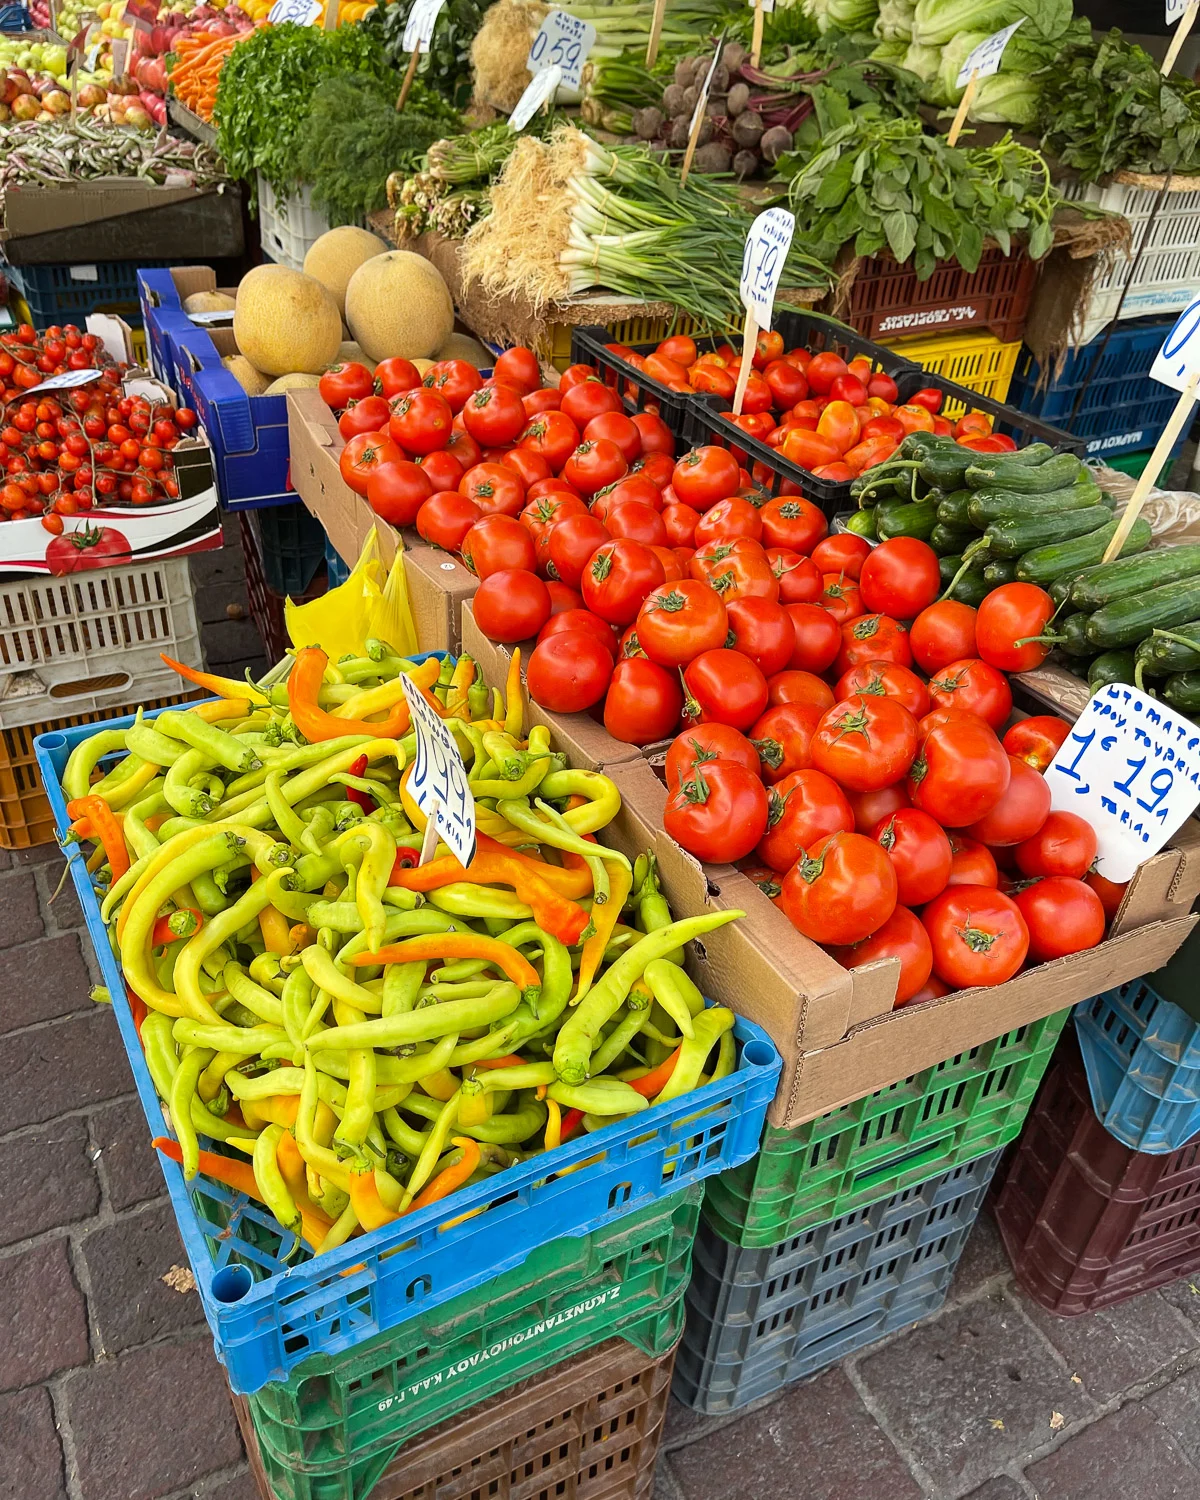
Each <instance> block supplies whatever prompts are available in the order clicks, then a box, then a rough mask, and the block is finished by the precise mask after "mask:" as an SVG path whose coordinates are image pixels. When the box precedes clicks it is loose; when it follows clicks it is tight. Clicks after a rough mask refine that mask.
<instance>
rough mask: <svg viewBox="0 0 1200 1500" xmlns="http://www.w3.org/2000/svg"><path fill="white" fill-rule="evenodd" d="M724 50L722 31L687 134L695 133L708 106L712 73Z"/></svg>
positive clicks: (715, 69) (723, 34)
mask: <svg viewBox="0 0 1200 1500" xmlns="http://www.w3.org/2000/svg"><path fill="white" fill-rule="evenodd" d="M724 50H725V33H724V32H722V33H721V35H720V36H719V37H718V38H717V50H716V51H715V52H714V53H713V60H712V62H710V63H709V65H708V72H707V73H706V74H705V75H704V83H703V85H702V87H701V89H700V97H699V98H698V99H697V100H696V107H695V109H694V110H692V123H691V124H690V125H689V126H688V134H689V135H695V133H696V126H697V125H699V123H700V121H701V120H703V118H704V111H705V110H706V109H707V108H708V91H709V89H711V88H712V81H713V74H714V73H715V72H716V71H717V64H718V63H719V62H720V61H721V53H722V52H724Z"/></svg>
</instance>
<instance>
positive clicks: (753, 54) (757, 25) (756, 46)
mask: <svg viewBox="0 0 1200 1500" xmlns="http://www.w3.org/2000/svg"><path fill="white" fill-rule="evenodd" d="M762 44H763V0H754V30H753V31H752V32H751V33H750V66H751V67H752V68H757V67H758V65H759V62H760V61H761V60H762Z"/></svg>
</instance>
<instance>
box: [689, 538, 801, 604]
mask: <svg viewBox="0 0 1200 1500" xmlns="http://www.w3.org/2000/svg"><path fill="white" fill-rule="evenodd" d="M688 566H689V568H690V570H691V574H692V577H693V578H698V579H699V580H700V581H701V582H702V583H708V584H711V585H712V587H713V588H714V589H716V591H717V593H718V594H720V596H721V598H722V599H724V601H725V603H726V604H728V603H729V602H730V600H731V599H747V598H751V597H756V598H760V599H773V600H774V599H778V598H779V584H778V582H777V581H776V578H775V574H774V573H773V572H772V570H771V564H770V563H769V562H768V561H767V554H766V551H765V550H764V548H763V546H762V543H761V542H756V541H753V540H752V539H751V538H750V537H748V536H743V537H736V538H735V539H734V540H733V541H731V542H713V543H711V544H710V545H709V546H707V547H702V548H701V549H700V550H699V551H697V552H696V553H695V555H694V556H693V557H692V560H691V562H690V563H689V564H688Z"/></svg>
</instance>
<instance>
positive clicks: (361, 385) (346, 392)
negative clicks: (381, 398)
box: [317, 360, 375, 411]
mask: <svg viewBox="0 0 1200 1500" xmlns="http://www.w3.org/2000/svg"><path fill="white" fill-rule="evenodd" d="M374 389H375V380H374V377H373V376H372V374H371V372H370V370H368V369H367V367H366V365H361V364H359V363H358V362H357V361H356V360H350V361H348V362H346V363H339V364H336V365H330V366H329V368H328V369H327V370H326V371H325V373H324V375H322V376H321V378H320V380H319V381H318V382H317V390H318V391H319V392H320V395H321V400H322V401H324V403H325V405H326V406H328V407H331V408H332V409H333V410H334V411H344V410H345V409H346V407H347V406H349V405H350V403H351V401H363V400H365V399H366V397H368V396H369V395H371V393H372V392H373V391H374Z"/></svg>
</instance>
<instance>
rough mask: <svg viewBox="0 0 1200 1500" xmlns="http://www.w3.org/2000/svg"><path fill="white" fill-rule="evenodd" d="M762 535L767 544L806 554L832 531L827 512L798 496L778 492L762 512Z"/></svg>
mask: <svg viewBox="0 0 1200 1500" xmlns="http://www.w3.org/2000/svg"><path fill="white" fill-rule="evenodd" d="M760 514H761V516H762V536H763V541H764V542H765V543H766V545H767V546H768V547H788V548H790V549H791V551H793V552H799V553H800V554H801V555H802V556H807V555H808V554H809V553H810V552H811V551H812V550H813V548H814V547H815V546H816V545H817V543H818V542H819V541H821V539H822V538H823V537H824V536H825V534H826V532H827V531H828V530H829V525H828V523H827V522H826V520H825V516H824V513H823V512H822V511H821V510H820V508H819V507H818V506H816V505H814V504H813V503H812V501H811V500H804V499H802V498H801V497H800V496H799V495H777V496H776V497H775V498H774V499H773V500H768V501H767V503H766V505H764V506H763V508H762V511H761V513H760Z"/></svg>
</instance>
